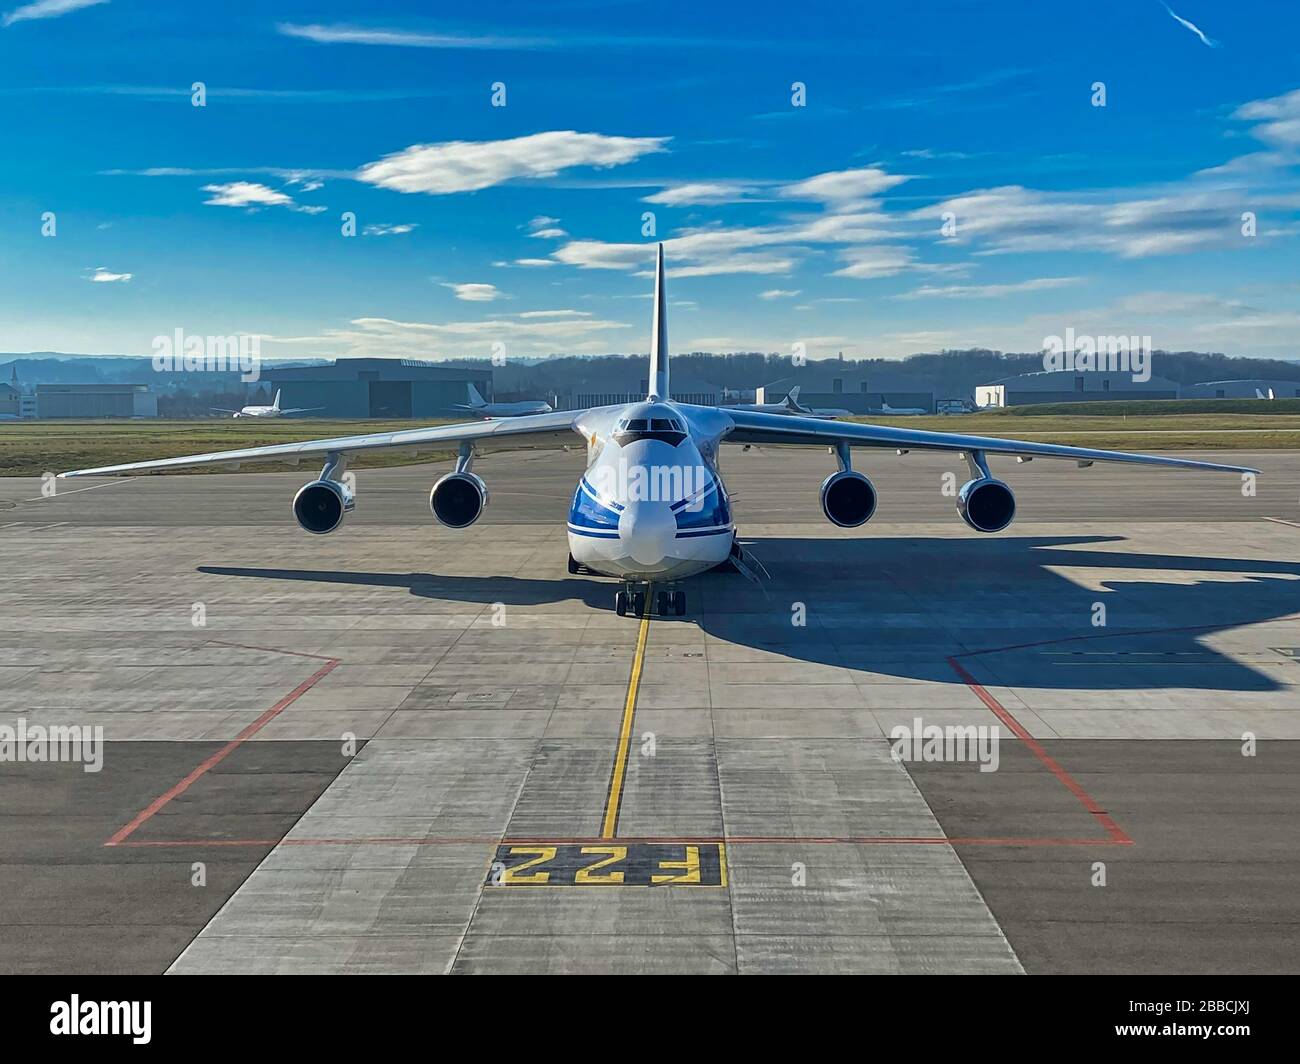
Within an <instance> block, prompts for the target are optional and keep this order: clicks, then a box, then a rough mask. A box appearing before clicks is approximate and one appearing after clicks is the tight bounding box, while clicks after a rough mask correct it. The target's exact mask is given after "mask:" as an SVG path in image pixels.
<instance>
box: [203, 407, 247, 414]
mask: <svg viewBox="0 0 1300 1064" xmlns="http://www.w3.org/2000/svg"><path fill="white" fill-rule="evenodd" d="M208 409H209V410H211V411H212V412H213V413H214V414H240V413H243V411H242V410H227V409H226V408H225V407H224V406H210V407H208Z"/></svg>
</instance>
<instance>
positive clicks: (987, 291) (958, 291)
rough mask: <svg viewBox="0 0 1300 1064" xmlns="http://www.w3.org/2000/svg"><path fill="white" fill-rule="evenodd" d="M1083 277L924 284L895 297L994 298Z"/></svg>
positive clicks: (1074, 281) (1057, 285)
mask: <svg viewBox="0 0 1300 1064" xmlns="http://www.w3.org/2000/svg"><path fill="white" fill-rule="evenodd" d="M1082 282H1083V278H1082V277H1035V278H1032V279H1031V280H1028V281H1016V282H1014V283H1011V284H954V285H943V286H935V285H922V286H921V287H920V288H914V289H912V291H910V292H904V293H902V294H901V295H897V296H893V297H892V298H894V299H928V298H931V297H938V298H943V299H994V298H997V297H998V296H1009V295H1016V294H1019V293H1021V292H1042V291H1045V290H1048V289H1052V288H1065V287H1067V286H1069V285H1075V284H1081V283H1082Z"/></svg>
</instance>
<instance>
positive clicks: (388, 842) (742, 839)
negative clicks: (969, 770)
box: [119, 835, 1133, 849]
mask: <svg viewBox="0 0 1300 1064" xmlns="http://www.w3.org/2000/svg"><path fill="white" fill-rule="evenodd" d="M614 841H615V842H617V843H618V844H620V845H621V844H624V843H627V844H629V845H630V844H635V843H658V844H661V845H675V846H694V845H708V844H711V843H719V842H720V843H723V844H724V845H727V846H794V845H798V846H836V845H838V846H862V845H880V846H915V845H918V844H920V845H930V846H1131V845H1132V844H1133V843H1132V840H1128V839H1124V840H1120V839H1113V838H1107V839H1098V838H1091V839H1072V838H1034V837H1032V836H1029V837H1024V836H1006V837H997V836H989V837H987V838H982V837H972V838H949V837H947V836H945V835H912V836H909V835H903V836H893V835H839V836H834V835H832V836H820V837H819V836H801V835H770V836H764V835H753V836H750V835H737V836H733V837H725V836H721V835H716V836H713V837H711V838H691V837H672V836H663V837H659V836H641V837H631V836H629V837H624V836H622V835H620V836H619V837H618V838H617V839H616V840H614ZM119 845H120V846H123V847H135V848H140V849H144V848H148V847H181V846H277V845H279V846H471V845H473V846H597V845H600V846H608V845H610V840H609V839H605V838H589V839H554V838H544V839H503V838H498V837H496V836H484V835H472V836H447V837H444V838H415V837H412V838H356V839H149V840H144V841H139V842H123V843H119Z"/></svg>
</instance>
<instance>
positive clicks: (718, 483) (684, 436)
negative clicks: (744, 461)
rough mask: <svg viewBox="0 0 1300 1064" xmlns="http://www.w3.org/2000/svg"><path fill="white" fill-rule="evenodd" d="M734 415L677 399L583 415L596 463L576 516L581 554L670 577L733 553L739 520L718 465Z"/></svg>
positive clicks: (607, 570) (628, 575)
mask: <svg viewBox="0 0 1300 1064" xmlns="http://www.w3.org/2000/svg"><path fill="white" fill-rule="evenodd" d="M724 422H725V415H723V414H721V413H719V412H710V411H708V410H707V409H706V408H701V407H688V406H682V405H679V404H677V403H673V402H646V403H638V404H636V405H634V406H629V407H625V408H605V409H601V410H592V411H589V412H588V413H587V414H585V415H583V417H582V418H580V419H579V421H578V428H579V429H580V430H581V431H582V433H583V435H584V436H585V437H586V439H587V443H588V466H587V472H586V473H585V474H584V476H583V478H582V480H581V481H580V482H579V484H578V487H577V489H576V490H575V492H574V495H573V502H572V505H571V507H570V510H569V524H568V529H569V552H570V553H571V554H572V555H573V558H574V560H575V561H577V562H579V563H581V564H582V565H585V566H586V567H587V568H588V569H590V570H592V571H593V572H597V573H603V574H605V575H607V576H616V577H620V578H623V579H628V580H660V581H672V580H678V579H681V578H683V577H687V576H693V575H695V574H696V573H702V572H704V571H705V570H707V569H712V568H713V567H714V566H716V565H718V564H720V563H721V562H723V561H725V560H726V559H727V557H728V555H729V554H730V553H731V545H732V541H733V539H734V538H735V525H734V523H733V521H732V516H731V504H730V501H729V500H728V498H727V494H726V489H725V488H724V487H723V484H722V478H721V476H720V475H719V473H718V465H717V452H718V440H719V438H720V436H721V433H722V429H723V426H724ZM643 425H644V426H645V427H644V428H643V427H641V426H643ZM669 426H675V427H669Z"/></svg>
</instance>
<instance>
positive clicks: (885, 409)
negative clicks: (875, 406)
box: [871, 399, 930, 416]
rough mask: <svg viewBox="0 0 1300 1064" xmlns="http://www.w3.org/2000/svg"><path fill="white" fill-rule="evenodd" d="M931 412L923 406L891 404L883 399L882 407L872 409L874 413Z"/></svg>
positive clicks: (909, 413)
mask: <svg viewBox="0 0 1300 1064" xmlns="http://www.w3.org/2000/svg"><path fill="white" fill-rule="evenodd" d="M929 412H930V411H928V410H926V409H925V407H922V406H890V405H889V404H888V403H886V402H885V401H884V400H883V399H882V400H881V401H880V409H879V410H872V411H871V413H873V414H893V415H895V416H897V415H900V414H908V415H911V414H928V413H929Z"/></svg>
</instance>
